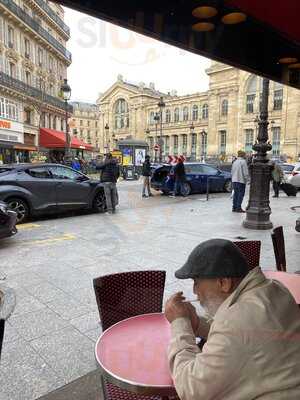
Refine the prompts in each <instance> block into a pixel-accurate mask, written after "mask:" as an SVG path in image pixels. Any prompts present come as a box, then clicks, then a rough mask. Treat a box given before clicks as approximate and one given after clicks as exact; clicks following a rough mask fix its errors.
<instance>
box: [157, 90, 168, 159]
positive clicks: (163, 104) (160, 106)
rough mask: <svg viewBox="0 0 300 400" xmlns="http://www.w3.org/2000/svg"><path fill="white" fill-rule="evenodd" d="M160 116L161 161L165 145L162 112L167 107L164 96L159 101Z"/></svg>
mask: <svg viewBox="0 0 300 400" xmlns="http://www.w3.org/2000/svg"><path fill="white" fill-rule="evenodd" d="M158 107H159V117H160V137H159V162H160V163H161V162H162V145H163V139H162V113H163V109H164V108H165V107H166V103H165V102H164V99H163V97H162V96H161V97H160V100H159V103H158Z"/></svg>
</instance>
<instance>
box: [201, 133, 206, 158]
mask: <svg viewBox="0 0 300 400" xmlns="http://www.w3.org/2000/svg"><path fill="white" fill-rule="evenodd" d="M201 152H202V161H203V159H205V157H206V155H207V133H206V132H203V133H202V134H201Z"/></svg>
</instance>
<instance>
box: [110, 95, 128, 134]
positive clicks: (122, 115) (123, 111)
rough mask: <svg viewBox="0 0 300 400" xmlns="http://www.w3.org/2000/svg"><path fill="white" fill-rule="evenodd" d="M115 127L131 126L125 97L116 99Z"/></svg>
mask: <svg viewBox="0 0 300 400" xmlns="http://www.w3.org/2000/svg"><path fill="white" fill-rule="evenodd" d="M114 119H115V129H122V128H129V109H128V104H127V102H126V101H125V100H124V99H119V100H117V101H116V103H115V106H114Z"/></svg>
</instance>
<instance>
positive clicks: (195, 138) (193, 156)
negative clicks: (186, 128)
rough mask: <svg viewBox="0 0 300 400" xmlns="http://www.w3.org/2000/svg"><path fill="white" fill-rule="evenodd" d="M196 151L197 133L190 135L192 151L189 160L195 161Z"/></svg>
mask: <svg viewBox="0 0 300 400" xmlns="http://www.w3.org/2000/svg"><path fill="white" fill-rule="evenodd" d="M196 151H197V133H193V134H192V151H191V158H192V160H193V161H195V160H196Z"/></svg>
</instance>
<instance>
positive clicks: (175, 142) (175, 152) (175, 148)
mask: <svg viewBox="0 0 300 400" xmlns="http://www.w3.org/2000/svg"><path fill="white" fill-rule="evenodd" d="M173 144H174V146H173V147H174V155H175V156H176V155H177V154H178V136H177V135H174V136H173Z"/></svg>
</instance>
